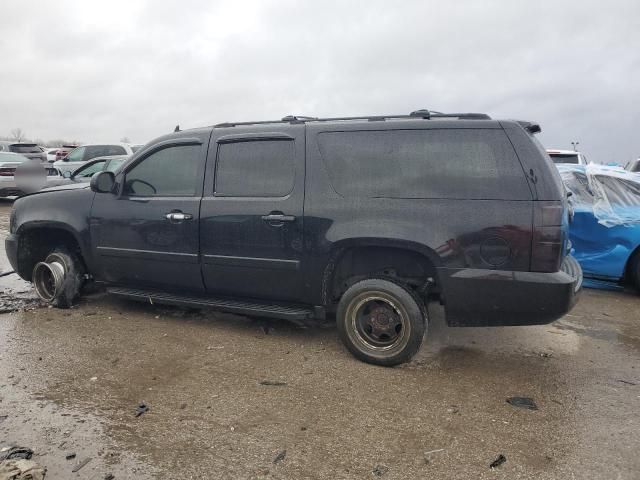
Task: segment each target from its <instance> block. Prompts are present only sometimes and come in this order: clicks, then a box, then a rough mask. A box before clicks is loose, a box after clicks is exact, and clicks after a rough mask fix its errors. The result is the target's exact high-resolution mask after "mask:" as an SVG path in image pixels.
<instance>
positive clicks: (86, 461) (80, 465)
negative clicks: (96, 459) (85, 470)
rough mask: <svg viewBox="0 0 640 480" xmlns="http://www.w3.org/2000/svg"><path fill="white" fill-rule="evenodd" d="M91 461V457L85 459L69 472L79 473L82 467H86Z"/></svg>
mask: <svg viewBox="0 0 640 480" xmlns="http://www.w3.org/2000/svg"><path fill="white" fill-rule="evenodd" d="M90 461H91V457H87V458H85V459H84V460H82V461H81V462H80V463H78V464H77V465H76V466H75V467H73V468H72V469H71V471H72V472H73V473H76V472H77V471H79V470H80V469H81V468H82V467H84V466H86V465H87V463H89V462H90Z"/></svg>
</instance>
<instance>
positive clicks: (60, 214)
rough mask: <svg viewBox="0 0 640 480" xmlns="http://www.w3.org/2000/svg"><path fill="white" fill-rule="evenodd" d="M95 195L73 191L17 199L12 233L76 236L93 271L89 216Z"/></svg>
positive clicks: (83, 191)
mask: <svg viewBox="0 0 640 480" xmlns="http://www.w3.org/2000/svg"><path fill="white" fill-rule="evenodd" d="M94 196H95V193H94V192H92V191H91V190H89V189H87V188H84V189H73V190H59V191H48V192H40V193H38V194H34V195H28V196H26V197H23V198H20V199H18V200H17V201H16V202H15V203H14V206H13V211H12V221H11V232H12V233H13V234H14V235H15V237H16V238H20V237H21V236H23V235H24V234H26V233H27V232H33V231H34V230H38V229H39V230H42V232H43V235H46V234H47V233H46V232H47V231H50V230H49V229H58V230H63V231H65V232H68V233H69V234H71V235H72V236H73V238H74V239H75V240H76V242H77V243H78V245H79V247H80V252H81V254H82V257H83V259H84V261H85V263H86V265H87V267H88V268H89V269H90V270H91V266H92V264H93V256H92V254H91V241H90V230H89V215H90V213H91V205H92V203H93V198H94Z"/></svg>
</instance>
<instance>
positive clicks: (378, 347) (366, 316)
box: [348, 292, 411, 353]
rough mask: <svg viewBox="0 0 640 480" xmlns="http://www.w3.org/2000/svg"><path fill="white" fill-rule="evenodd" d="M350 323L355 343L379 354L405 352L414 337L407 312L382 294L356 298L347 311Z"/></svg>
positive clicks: (396, 302)
mask: <svg viewBox="0 0 640 480" xmlns="http://www.w3.org/2000/svg"><path fill="white" fill-rule="evenodd" d="M348 321H349V324H350V327H351V328H350V329H349V335H350V336H351V337H352V339H353V340H354V341H355V342H356V343H358V344H360V345H361V346H364V347H365V348H366V349H368V350H372V351H374V352H378V353H388V352H389V351H392V350H396V349H402V348H403V347H404V345H405V344H406V343H407V340H408V338H409V334H410V333H411V332H410V330H411V324H410V322H409V316H408V314H407V312H406V310H405V309H404V308H403V307H402V305H401V304H400V303H399V302H398V301H397V300H396V299H395V298H393V297H392V296H390V295H387V294H385V293H383V292H369V293H366V294H363V295H361V296H360V297H357V298H356V299H355V300H354V301H353V302H352V303H351V306H350V308H349V310H348Z"/></svg>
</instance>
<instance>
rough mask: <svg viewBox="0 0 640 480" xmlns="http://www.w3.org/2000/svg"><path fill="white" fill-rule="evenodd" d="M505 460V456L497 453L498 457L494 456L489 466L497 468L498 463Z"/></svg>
mask: <svg viewBox="0 0 640 480" xmlns="http://www.w3.org/2000/svg"><path fill="white" fill-rule="evenodd" d="M506 461H507V457H505V456H504V455H502V454H500V455H498V458H496V459H495V460H494V461H493V462H491V465H489V468H492V469H493V468H498V467H499V466H500V465H502V464H503V463H504V462H506Z"/></svg>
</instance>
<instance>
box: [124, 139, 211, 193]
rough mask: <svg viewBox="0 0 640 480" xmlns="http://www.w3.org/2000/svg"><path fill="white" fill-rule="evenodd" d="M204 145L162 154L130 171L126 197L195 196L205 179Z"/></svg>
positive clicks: (125, 191) (168, 150)
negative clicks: (201, 165) (202, 174)
mask: <svg viewBox="0 0 640 480" xmlns="http://www.w3.org/2000/svg"><path fill="white" fill-rule="evenodd" d="M200 151H201V147H200V145H184V146H182V145H181V146H175V147H168V148H165V149H162V150H159V151H157V152H155V153H153V154H151V155H149V156H148V157H146V158H144V159H143V160H142V161H141V162H140V163H138V164H136V165H135V166H134V167H133V168H132V169H131V170H129V171H128V172H127V174H126V177H125V184H124V193H125V195H131V196H144V197H154V196H155V197H159V196H173V197H176V196H184V197H186V196H193V195H195V194H196V192H197V187H198V182H200V184H202V179H201V178H200V177H199V175H198V172H199V169H200V163H201V158H200Z"/></svg>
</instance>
